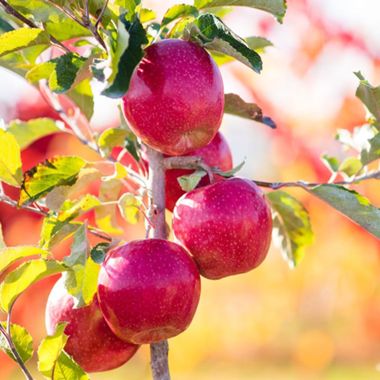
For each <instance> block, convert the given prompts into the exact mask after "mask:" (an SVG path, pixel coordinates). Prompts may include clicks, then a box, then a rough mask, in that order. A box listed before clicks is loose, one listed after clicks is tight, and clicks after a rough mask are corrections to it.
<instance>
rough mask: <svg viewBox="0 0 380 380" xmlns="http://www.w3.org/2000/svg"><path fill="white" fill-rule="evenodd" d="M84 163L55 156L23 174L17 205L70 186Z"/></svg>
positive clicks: (69, 157) (71, 157)
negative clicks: (58, 188)
mask: <svg viewBox="0 0 380 380" xmlns="http://www.w3.org/2000/svg"><path fill="white" fill-rule="evenodd" d="M85 164H86V162H85V161H84V160H83V159H81V158H79V157H74V156H56V157H53V158H51V159H49V160H46V161H45V162H43V163H41V164H38V165H37V166H36V167H34V168H32V169H30V170H28V171H27V172H25V173H24V180H23V183H22V188H21V192H20V199H19V204H20V205H25V204H28V203H31V202H34V201H35V200H36V199H39V198H41V197H43V196H45V195H46V194H47V193H49V191H51V190H53V189H54V188H55V187H57V186H64V185H65V186H66V185H67V186H71V185H73V184H74V183H75V182H76V180H77V178H78V174H79V172H80V170H81V169H82V168H83V167H84V166H85Z"/></svg>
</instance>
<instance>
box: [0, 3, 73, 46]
mask: <svg viewBox="0 0 380 380" xmlns="http://www.w3.org/2000/svg"><path fill="white" fill-rule="evenodd" d="M0 4H1V5H2V6H3V7H4V9H5V11H6V12H7V13H8V14H10V15H12V16H14V17H16V18H17V19H19V20H20V21H22V22H23V23H24V24H26V25H28V26H29V27H31V28H38V26H37V25H36V24H35V23H34V22H33V21H31V20H29V19H28V18H26V17H25V16H24V15H22V14H21V13H20V12H19V11H17V10H16V9H15V8H13V7H12V6H11V5H10V4H8V3H7V2H6V1H5V0H0ZM50 41H51V42H52V43H53V44H54V45H56V46H57V47H59V48H60V49H62V50H64V51H65V52H66V53H70V49H68V48H67V47H66V46H65V45H63V44H62V43H61V42H60V41H58V40H57V39H56V38H54V37H53V36H50Z"/></svg>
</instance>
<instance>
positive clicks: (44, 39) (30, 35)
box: [0, 28, 49, 57]
mask: <svg viewBox="0 0 380 380" xmlns="http://www.w3.org/2000/svg"><path fill="white" fill-rule="evenodd" d="M48 44H49V35H48V34H47V33H46V32H45V31H44V30H42V29H39V28H19V29H16V30H12V31H10V32H7V33H3V34H1V35H0V57H1V56H3V55H5V54H9V53H12V52H14V51H17V50H20V49H24V48H27V47H30V46H35V45H48Z"/></svg>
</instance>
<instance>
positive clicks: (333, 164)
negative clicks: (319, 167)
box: [321, 154, 340, 173]
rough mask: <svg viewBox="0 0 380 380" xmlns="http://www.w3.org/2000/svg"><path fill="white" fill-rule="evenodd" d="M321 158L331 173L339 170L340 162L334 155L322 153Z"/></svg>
mask: <svg viewBox="0 0 380 380" xmlns="http://www.w3.org/2000/svg"><path fill="white" fill-rule="evenodd" d="M321 160H322V162H323V163H324V164H325V165H326V166H327V168H328V169H329V170H330V171H331V172H332V173H336V172H337V171H338V170H339V166H340V163H339V160H338V159H337V158H336V157H332V156H329V155H327V154H324V155H323V156H322V157H321Z"/></svg>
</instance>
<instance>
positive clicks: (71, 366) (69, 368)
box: [52, 351, 90, 380]
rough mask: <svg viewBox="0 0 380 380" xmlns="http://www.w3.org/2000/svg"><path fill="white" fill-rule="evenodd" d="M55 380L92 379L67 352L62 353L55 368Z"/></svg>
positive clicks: (53, 377)
mask: <svg viewBox="0 0 380 380" xmlns="http://www.w3.org/2000/svg"><path fill="white" fill-rule="evenodd" d="M52 379H54V380H90V377H89V376H88V375H87V374H86V372H84V371H83V369H82V368H81V367H80V366H79V365H78V364H77V363H76V362H75V361H74V360H73V359H72V358H71V357H70V356H69V355H67V354H66V352H65V351H63V352H61V354H60V355H59V358H58V360H57V362H56V364H55V366H54V371H53V376H52Z"/></svg>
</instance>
